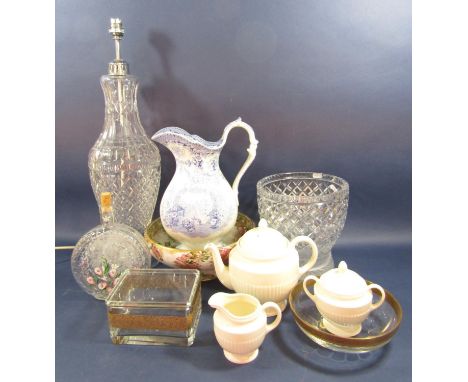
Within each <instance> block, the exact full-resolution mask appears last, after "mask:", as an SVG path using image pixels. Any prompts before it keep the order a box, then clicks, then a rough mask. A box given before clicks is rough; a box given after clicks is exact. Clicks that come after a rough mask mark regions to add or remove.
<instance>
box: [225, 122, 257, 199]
mask: <svg viewBox="0 0 468 382" xmlns="http://www.w3.org/2000/svg"><path fill="white" fill-rule="evenodd" d="M235 127H242V128H243V129H244V130H246V131H247V133H248V134H249V141H250V145H249V148H248V149H247V152H248V153H249V155H248V157H247V159H246V160H245V162H244V164H243V165H242V167H241V168H240V170H239V172H238V173H237V175H236V178H235V179H234V182H233V183H232V190H233V191H234V192H235V194H236V196H237V195H238V193H239V182H240V180H241V178H242V176H243V175H244V173H245V172H246V171H247V169H248V168H249V167H250V165H251V164H252V162H253V160H254V159H255V156H256V155H257V145H258V141H257V139H256V138H255V133H254V131H253V129H252V127H251V126H250V125H248V124H247V123H245V122H242V119H241V118H238V119H236V120H235V121H233V122H231V123H230V124H229V125H227V126H226V127H225V128H224V132H223V136H222V137H221V140H222V141H224V142H225V141H226V139H227V136H228V134H229V132H230V131H231V130H232V129H234V128H235Z"/></svg>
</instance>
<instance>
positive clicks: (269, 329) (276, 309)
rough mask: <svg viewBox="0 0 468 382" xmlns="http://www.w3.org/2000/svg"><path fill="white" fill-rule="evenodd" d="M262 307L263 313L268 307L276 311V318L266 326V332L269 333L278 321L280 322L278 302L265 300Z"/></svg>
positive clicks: (280, 314)
mask: <svg viewBox="0 0 468 382" xmlns="http://www.w3.org/2000/svg"><path fill="white" fill-rule="evenodd" d="M262 308H263V310H264V311H265V313H266V312H267V311H268V310H269V309H272V310H274V311H275V312H276V318H275V320H274V321H273V322H272V323H271V324H268V325H267V326H266V332H267V333H270V332H271V331H272V330H273V329H274V328H276V327H277V326H278V325H279V323H280V322H281V317H282V313H281V309H280V307H279V306H278V304H276V303H274V302H271V301H269V302H266V303H264V304H263V305H262Z"/></svg>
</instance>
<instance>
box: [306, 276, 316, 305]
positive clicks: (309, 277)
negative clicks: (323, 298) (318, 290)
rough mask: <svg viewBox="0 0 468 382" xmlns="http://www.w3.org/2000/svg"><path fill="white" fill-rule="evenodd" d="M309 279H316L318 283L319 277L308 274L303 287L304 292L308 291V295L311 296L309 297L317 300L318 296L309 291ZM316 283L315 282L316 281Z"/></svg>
mask: <svg viewBox="0 0 468 382" xmlns="http://www.w3.org/2000/svg"><path fill="white" fill-rule="evenodd" d="M309 280H315V282H316V283H317V282H318V281H319V278H318V277H316V276H314V275H309V276H307V277H306V278H305V279H304V281H303V282H302V288H303V289H304V292H305V293H306V295H307V296H309V298H310V299H311V300H312V301H313V302H315V300H316V297H315V295H314V294H313V293H310V291H309V288H307V281H309ZM314 284H315V283H314Z"/></svg>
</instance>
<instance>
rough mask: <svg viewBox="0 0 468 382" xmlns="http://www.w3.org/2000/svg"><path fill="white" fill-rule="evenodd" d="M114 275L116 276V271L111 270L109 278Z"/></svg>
mask: <svg viewBox="0 0 468 382" xmlns="http://www.w3.org/2000/svg"><path fill="white" fill-rule="evenodd" d="M116 274H117V271H116V270H115V269H111V270H110V271H109V276H110V277H112V278H114V277H115V275H116Z"/></svg>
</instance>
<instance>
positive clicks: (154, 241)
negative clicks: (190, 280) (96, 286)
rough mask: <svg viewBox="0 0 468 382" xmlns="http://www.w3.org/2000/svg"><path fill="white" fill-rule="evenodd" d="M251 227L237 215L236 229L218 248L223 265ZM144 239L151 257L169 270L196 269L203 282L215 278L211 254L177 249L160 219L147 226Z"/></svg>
mask: <svg viewBox="0 0 468 382" xmlns="http://www.w3.org/2000/svg"><path fill="white" fill-rule="evenodd" d="M253 227H255V224H254V222H253V221H252V220H251V219H250V218H248V217H247V216H245V215H243V214H240V213H239V214H238V217H237V222H236V227H235V228H234V229H233V231H232V233H231V234H230V235H229V238H227V239H226V240H227V241H226V245H223V246H221V247H219V252H220V254H221V258H222V259H223V262H224V264H226V265H228V262H229V253H230V252H231V249H232V248H233V247H234V246H235V245H236V242H237V241H238V240H239V238H240V237H241V236H242V235H243V234H244V233H245V232H247V231H248V230H249V229H252V228H253ZM145 239H146V241H147V242H148V243H150V244H151V252H152V254H153V256H154V257H155V258H156V259H158V260H159V261H160V262H161V263H163V264H165V265H167V266H169V267H171V268H183V269H198V270H200V272H201V273H202V277H203V278H204V280H207V279H213V278H215V277H216V273H215V270H214V265H213V258H212V256H211V253H209V252H207V251H204V250H183V249H178V248H177V246H178V245H179V244H180V243H179V242H177V241H175V240H173V239H172V238H171V237H170V236H169V235H168V234H167V232H166V231H165V230H164V228H163V226H162V223H161V219H157V220H155V221H153V222H152V223H151V224H150V225H149V226H148V228H147V229H146V231H145ZM227 243H229V244H227Z"/></svg>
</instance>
